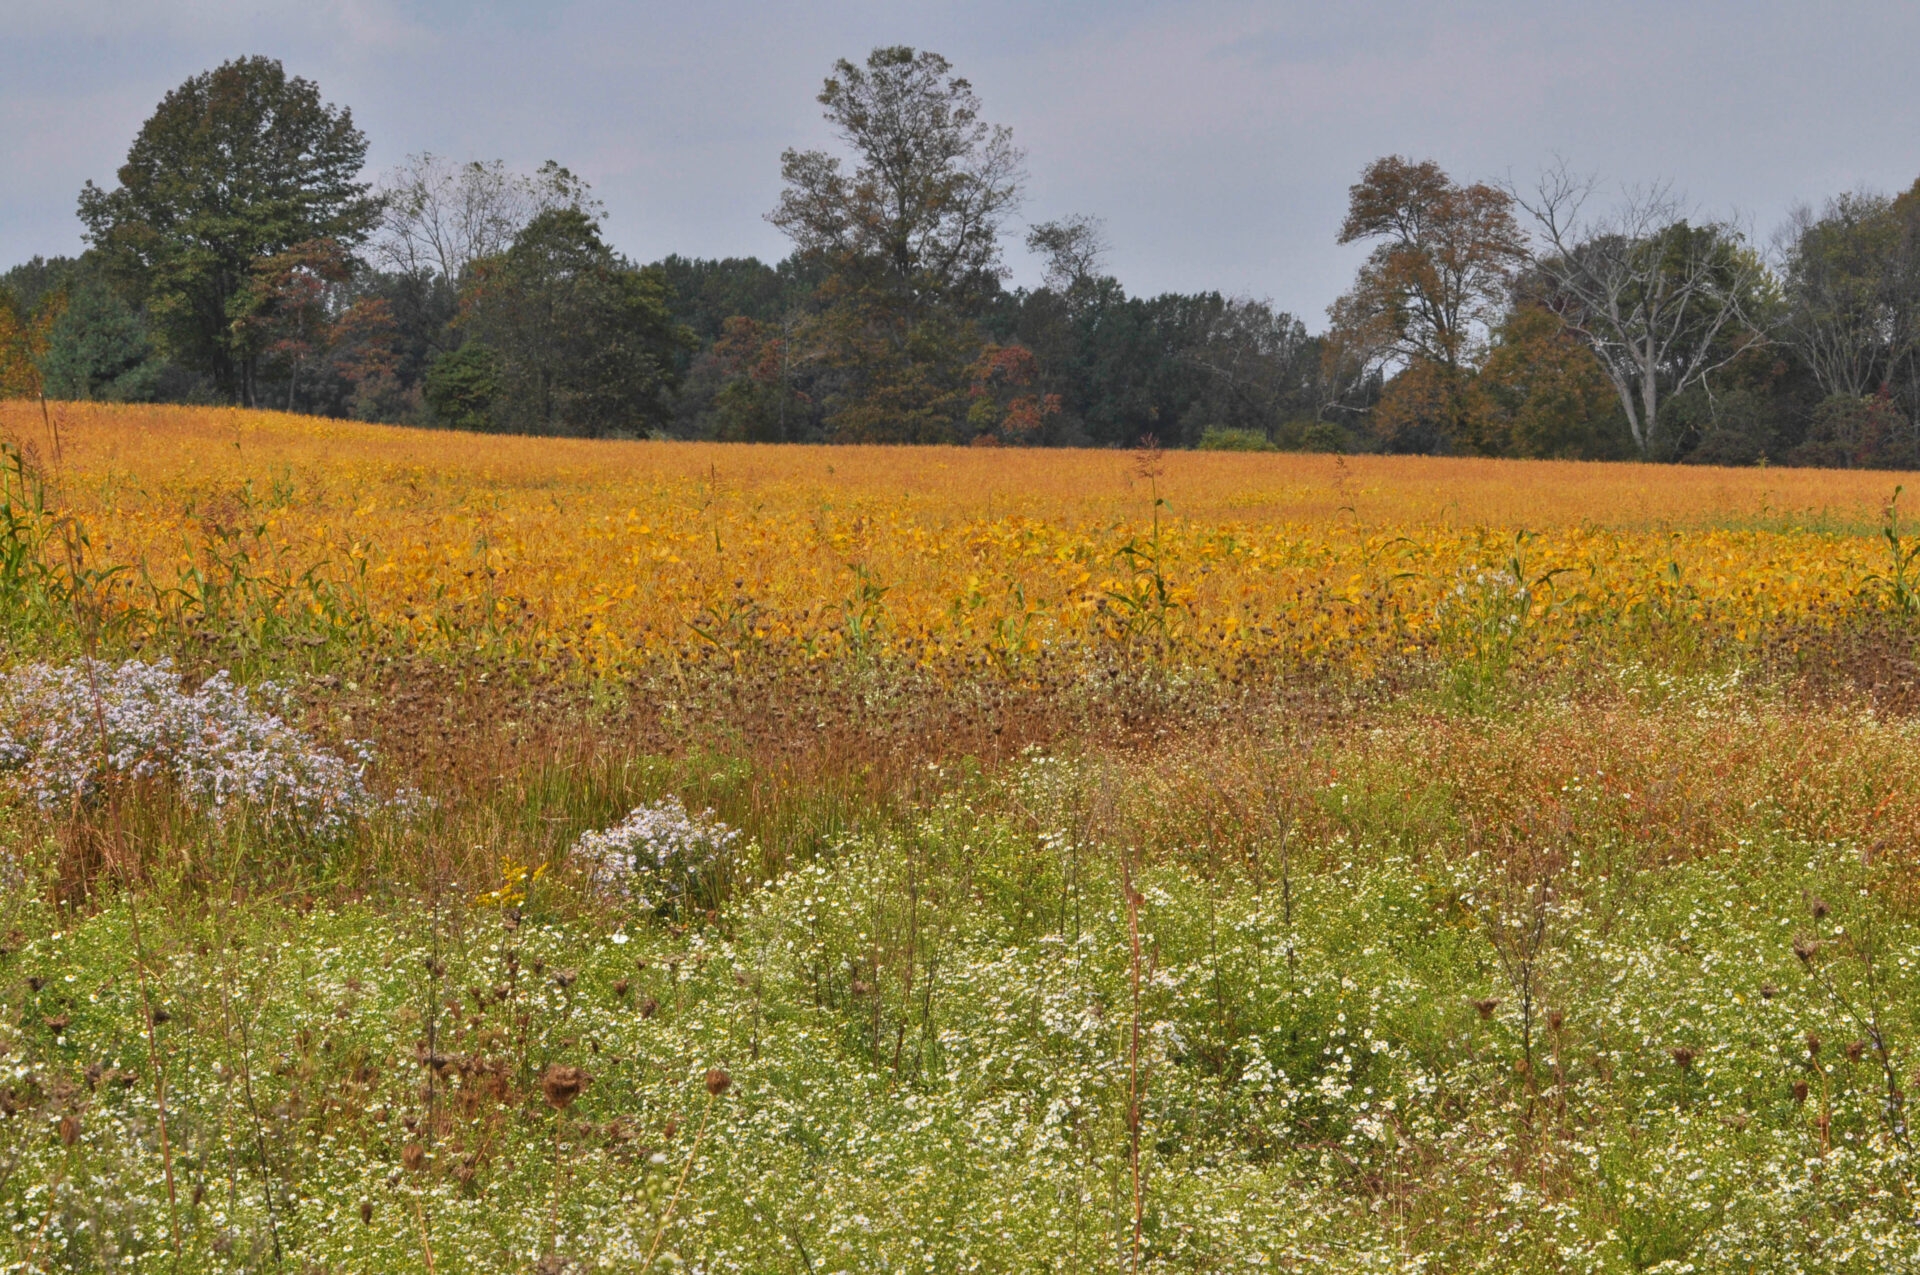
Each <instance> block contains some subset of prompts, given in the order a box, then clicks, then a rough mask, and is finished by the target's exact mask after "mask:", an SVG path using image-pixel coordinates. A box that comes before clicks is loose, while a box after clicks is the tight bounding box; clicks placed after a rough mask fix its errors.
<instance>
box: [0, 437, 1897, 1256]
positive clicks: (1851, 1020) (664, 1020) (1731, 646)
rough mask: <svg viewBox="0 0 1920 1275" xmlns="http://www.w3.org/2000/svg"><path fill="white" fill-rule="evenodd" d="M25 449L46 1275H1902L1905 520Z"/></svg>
mask: <svg viewBox="0 0 1920 1275" xmlns="http://www.w3.org/2000/svg"><path fill="white" fill-rule="evenodd" d="M0 440H5V442H6V445H7V448H8V450H7V452H6V454H5V457H4V459H5V462H6V463H5V466H4V474H0V641H4V644H5V645H4V648H3V649H0V669H4V670H5V672H4V675H3V676H4V681H0V866H3V868H4V873H5V880H6V883H7V889H6V891H5V893H4V895H0V912H4V915H0V935H4V941H0V952H3V954H0V1221H4V1223H5V1229H4V1231H3V1232H0V1234H3V1235H4V1237H5V1238H4V1239H0V1253H4V1257H0V1264H4V1265H5V1267H6V1268H7V1269H21V1270H98V1269H106V1268H109V1267H111V1268H114V1269H133V1270H149V1269H150V1270H167V1271H176V1270H186V1271H242V1270H268V1269H286V1270H292V1271H340V1272H346V1271H355V1272H358V1271H388V1270H391V1271H419V1270H432V1271H447V1272H454V1271H460V1272H467V1271H473V1272H480V1271H522V1270H539V1271H544V1272H558V1271H566V1270H580V1271H585V1270H595V1269H609V1270H627V1271H648V1270H654V1269H658V1270H662V1271H664V1270H668V1269H683V1270H698V1271H716V1272H717V1271H728V1270H738V1271H754V1272H764V1271H794V1272H827V1271H868V1270H873V1271H880V1270H886V1271H892V1270H904V1269H926V1270H939V1271H949V1270H951V1271H961V1270H980V1271H999V1270H1053V1271H1062V1272H1067V1271H1075V1272H1077V1271H1087V1270H1121V1271H1148V1270H1157V1271H1230V1270H1232V1271H1238V1270H1256V1269H1276V1270H1298V1271H1366V1270H1379V1271H1404V1270H1431V1271H1489V1272H1492V1271H1503V1272H1504V1271H1540V1272H1546V1271H1595V1272H1602V1271H1604V1272H1612V1271H1670V1272H1681V1271H1694V1272H1750V1271H1807V1272H1816V1271H1817V1272H1829V1271H1831V1272H1841V1271H1848V1272H1852V1271H1858V1272H1869V1271H1872V1272H1878V1271H1888V1270H1905V1269H1920V1204H1917V1203H1916V1201H1915V1198H1914V1187H1915V1169H1916V1164H1915V1160H1914V1158H1913V1153H1912V1148H1911V1131H1910V1127H1909V1121H1910V1115H1909V1109H1908V1103H1907V1090H1908V1089H1910V1088H1911V1087H1913V1086H1914V1085H1915V1084H1920V883H1917V882H1916V878H1915V866H1916V863H1920V748H1916V745H1920V729H1917V728H1916V719H1915V713H1916V711H1920V662H1916V660H1917V659H1920V650H1917V649H1916V643H1917V641H1920V593H1917V592H1916V591H1917V590H1920V578H1916V575H1917V574H1920V571H1917V570H1916V565H1915V559H1916V557H1920V553H1917V552H1916V550H1920V537H1916V536H1915V535H1914V534H1912V533H1911V532H1910V531H1909V530H1908V528H1907V527H1906V524H1905V521H1904V519H1903V516H1902V512H1901V511H1902V506H1903V503H1905V501H1904V498H1902V497H1900V496H1898V495H1897V491H1896V488H1897V485H1898V484H1899V483H1901V482H1902V481H1903V477H1902V476H1899V475H1887V474H1885V473H1858V472H1846V471H1797V470H1772V469H1756V470H1740V471H1732V470H1713V469H1705V468H1700V469H1682V468H1675V467H1640V466H1602V465H1579V464H1554V463H1530V462H1510V461H1502V462H1495V461H1470V460H1434V459H1413V458H1389V457H1334V456H1321V455H1261V454H1238V455H1226V454H1198V453H1164V454H1163V453H1142V452H1134V453H1119V452H1092V451H1089V452H1030V451H1019V450H1012V449H1004V450H1003V449H965V450H962V449H867V448H817V449H808V448H771V447H730V446H723V445H692V444H685V445H683V444H666V443H585V442H573V441H563V440H561V441H556V440H533V439H522V438H506V437H492V436H480V435H453V434H440V433H428V432H416V431H405V430H397V429H387V428H381V427H373V426H362V425H354V424H349V423H343V422H331V421H320V420H314V419H309V418H299V417H290V416H278V415H273V414H268V413H243V412H237V411H224V410H197V409H186V408H164V409H163V408H152V409H147V408H117V407H99V406H86V405H75V404H53V405H50V407H49V408H48V409H47V410H46V411H45V412H44V413H43V412H42V410H41V408H40V406H39V405H38V404H32V405H28V404H23V403H4V404H0Z"/></svg>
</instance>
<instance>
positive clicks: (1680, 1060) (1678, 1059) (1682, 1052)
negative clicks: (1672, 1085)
mask: <svg viewBox="0 0 1920 1275" xmlns="http://www.w3.org/2000/svg"><path fill="white" fill-rule="evenodd" d="M1667 1052H1668V1053H1669V1054H1671V1055H1673V1061H1674V1065H1675V1066H1677V1067H1679V1068H1680V1070H1681V1071H1686V1070H1687V1069H1688V1068H1690V1067H1692V1066H1693V1060H1694V1057H1695V1055H1694V1052H1693V1050H1691V1049H1689V1048H1687V1047H1686V1046H1685V1045H1675V1046H1674V1047H1673V1048H1672V1049H1669V1050H1668V1051H1667Z"/></svg>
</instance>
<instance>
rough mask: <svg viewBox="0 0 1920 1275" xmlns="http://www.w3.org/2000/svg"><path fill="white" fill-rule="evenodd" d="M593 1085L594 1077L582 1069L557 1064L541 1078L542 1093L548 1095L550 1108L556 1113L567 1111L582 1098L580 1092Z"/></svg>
mask: <svg viewBox="0 0 1920 1275" xmlns="http://www.w3.org/2000/svg"><path fill="white" fill-rule="evenodd" d="M591 1083H593V1077H592V1076H589V1075H588V1074H587V1073H586V1072H584V1071H582V1070H580V1068H578V1067H574V1066H570V1065H568V1064H565V1063H555V1064H553V1066H551V1067H549V1068H547V1070H546V1074H544V1075H543V1076H541V1077H540V1092H541V1093H543V1094H545V1095H546V1098H547V1105H548V1106H549V1107H552V1108H553V1109H554V1110H555V1111H565V1110H566V1109H567V1108H568V1107H570V1106H572V1105H573V1100H574V1099H575V1098H578V1097H579V1096H580V1091H581V1090H582V1089H585V1088H586V1087H587V1086H588V1085H589V1084H591Z"/></svg>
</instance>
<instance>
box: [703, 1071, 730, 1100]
mask: <svg viewBox="0 0 1920 1275" xmlns="http://www.w3.org/2000/svg"><path fill="white" fill-rule="evenodd" d="M732 1087H733V1077H732V1076H729V1075H728V1074H727V1073H726V1072H724V1071H722V1070H721V1069H720V1068H718V1067H710V1068H708V1069H707V1092H708V1093H710V1094H712V1095H713V1096H714V1097H716V1098H718V1097H719V1096H720V1095H721V1094H723V1093H725V1092H726V1091H727V1090H729V1089H731V1088H732Z"/></svg>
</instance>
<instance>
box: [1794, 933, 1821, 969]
mask: <svg viewBox="0 0 1920 1275" xmlns="http://www.w3.org/2000/svg"><path fill="white" fill-rule="evenodd" d="M1819 950H1820V943H1819V940H1817V939H1795V940H1794V941H1793V954H1794V955H1795V956H1797V957H1799V958H1800V963H1801V964H1802V965H1811V964H1813V957H1814V954H1815V953H1816V952H1818V951H1819Z"/></svg>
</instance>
